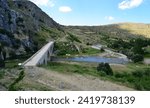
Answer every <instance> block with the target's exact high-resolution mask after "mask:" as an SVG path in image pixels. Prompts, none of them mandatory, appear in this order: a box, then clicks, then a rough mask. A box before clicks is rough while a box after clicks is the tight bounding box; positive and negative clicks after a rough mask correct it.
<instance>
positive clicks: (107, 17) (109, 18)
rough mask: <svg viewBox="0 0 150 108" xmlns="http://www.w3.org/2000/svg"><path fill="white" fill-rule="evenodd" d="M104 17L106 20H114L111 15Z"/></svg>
mask: <svg viewBox="0 0 150 108" xmlns="http://www.w3.org/2000/svg"><path fill="white" fill-rule="evenodd" d="M105 19H106V20H108V21H113V20H115V18H114V17H112V16H105Z"/></svg>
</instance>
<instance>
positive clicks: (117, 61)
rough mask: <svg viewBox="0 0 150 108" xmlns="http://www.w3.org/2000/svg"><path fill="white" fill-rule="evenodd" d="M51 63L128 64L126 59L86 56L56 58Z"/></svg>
mask: <svg viewBox="0 0 150 108" xmlns="http://www.w3.org/2000/svg"><path fill="white" fill-rule="evenodd" d="M52 60H53V61H76V62H95V63H101V62H104V63H113V64H126V63H128V60H127V59H123V58H105V57H98V56H88V57H71V58H58V57H57V58H56V57H54V58H53V59H52Z"/></svg>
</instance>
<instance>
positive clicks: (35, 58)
mask: <svg viewBox="0 0 150 108" xmlns="http://www.w3.org/2000/svg"><path fill="white" fill-rule="evenodd" d="M53 44H54V42H49V43H47V44H46V45H45V46H44V47H42V48H41V49H40V50H39V51H38V52H37V53H35V54H34V55H33V56H32V57H30V58H29V59H28V60H27V61H26V62H25V63H24V66H36V65H38V63H39V62H40V60H41V59H42V58H43V57H44V55H45V54H46V52H47V51H48V50H49V48H50V47H51V46H52V45H53Z"/></svg>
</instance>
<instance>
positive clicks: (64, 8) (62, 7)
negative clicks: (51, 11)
mask: <svg viewBox="0 0 150 108" xmlns="http://www.w3.org/2000/svg"><path fill="white" fill-rule="evenodd" d="M59 11H60V12H63V13H68V12H71V11H72V9H71V8H70V7H69V6H61V7H59Z"/></svg>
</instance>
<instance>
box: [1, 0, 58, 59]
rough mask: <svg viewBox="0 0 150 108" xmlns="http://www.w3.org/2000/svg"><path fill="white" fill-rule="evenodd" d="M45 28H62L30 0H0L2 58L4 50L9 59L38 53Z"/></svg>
mask: <svg viewBox="0 0 150 108" xmlns="http://www.w3.org/2000/svg"><path fill="white" fill-rule="evenodd" d="M43 28H46V29H47V28H48V29H49V28H54V29H58V30H60V29H61V26H60V25H59V24H58V23H56V22H55V21H54V20H53V19H52V18H50V17H49V16H48V15H47V14H46V13H44V12H43V11H42V10H41V9H40V8H39V7H38V6H36V5H35V4H34V3H32V2H30V1H28V0H0V47H1V49H2V51H1V52H0V55H1V56H0V58H3V57H2V55H3V54H1V53H2V52H3V50H4V49H5V50H7V51H6V52H7V54H6V55H7V57H9V56H11V54H13V55H21V54H25V52H28V51H30V52H34V51H36V50H37V49H38V43H39V40H38V39H37V38H39V37H38V36H39V35H38V32H40V31H41V30H42V29H43ZM46 32H48V33H49V31H46ZM49 34H50V33H49ZM45 40H46V38H45Z"/></svg>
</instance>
